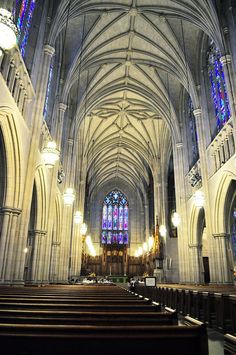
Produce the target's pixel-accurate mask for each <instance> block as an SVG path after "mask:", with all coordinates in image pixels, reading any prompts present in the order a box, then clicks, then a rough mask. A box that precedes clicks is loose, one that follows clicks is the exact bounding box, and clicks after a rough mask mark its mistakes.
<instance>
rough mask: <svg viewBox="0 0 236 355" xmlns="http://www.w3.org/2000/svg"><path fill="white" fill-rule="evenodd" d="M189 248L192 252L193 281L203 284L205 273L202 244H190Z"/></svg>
mask: <svg viewBox="0 0 236 355" xmlns="http://www.w3.org/2000/svg"><path fill="white" fill-rule="evenodd" d="M189 248H190V252H191V276H192V277H191V282H193V283H195V284H202V283H203V282H204V275H203V264H202V260H201V246H200V245H199V244H190V245H189Z"/></svg>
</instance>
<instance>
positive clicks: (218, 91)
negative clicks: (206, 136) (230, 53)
mask: <svg viewBox="0 0 236 355" xmlns="http://www.w3.org/2000/svg"><path fill="white" fill-rule="evenodd" d="M220 57H221V55H220V52H219V50H218V49H217V48H216V46H215V45H214V44H212V45H211V47H210V49H209V52H208V75H209V79H210V84H211V97H212V100H213V103H214V109H215V116H216V124H217V128H218V130H219V131H220V130H221V128H222V127H223V126H224V124H225V123H226V122H227V121H228V119H229V118H230V109H229V101H228V96H227V92H226V86H225V78H224V72H223V68H222V64H221V62H220Z"/></svg>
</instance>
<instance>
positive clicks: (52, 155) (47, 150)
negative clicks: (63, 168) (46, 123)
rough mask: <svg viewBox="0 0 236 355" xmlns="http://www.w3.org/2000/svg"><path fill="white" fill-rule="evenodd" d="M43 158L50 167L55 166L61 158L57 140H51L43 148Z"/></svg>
mask: <svg viewBox="0 0 236 355" xmlns="http://www.w3.org/2000/svg"><path fill="white" fill-rule="evenodd" d="M42 156H43V160H44V162H45V165H47V167H48V168H53V167H54V165H55V164H56V162H57V161H58V160H59V158H60V152H59V150H58V149H57V145H56V142H54V141H49V142H48V143H47V145H46V147H44V148H43V150H42Z"/></svg>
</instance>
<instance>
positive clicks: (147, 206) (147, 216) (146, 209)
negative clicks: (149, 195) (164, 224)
mask: <svg viewBox="0 0 236 355" xmlns="http://www.w3.org/2000/svg"><path fill="white" fill-rule="evenodd" d="M144 214H145V225H146V229H145V239H146V242H148V238H149V205H147V204H146V205H144ZM136 218H137V217H136Z"/></svg>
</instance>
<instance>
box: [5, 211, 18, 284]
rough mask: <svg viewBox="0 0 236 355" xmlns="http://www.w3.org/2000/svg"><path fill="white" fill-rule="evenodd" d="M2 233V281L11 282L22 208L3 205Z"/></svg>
mask: <svg viewBox="0 0 236 355" xmlns="http://www.w3.org/2000/svg"><path fill="white" fill-rule="evenodd" d="M1 213H2V233H1V238H0V270H1V280H2V282H9V283H10V282H11V272H12V269H13V265H14V253H13V250H14V243H15V239H16V237H15V231H16V223H17V219H18V216H19V214H20V213H21V210H19V209H16V208H11V207H3V208H2V209H1Z"/></svg>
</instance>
